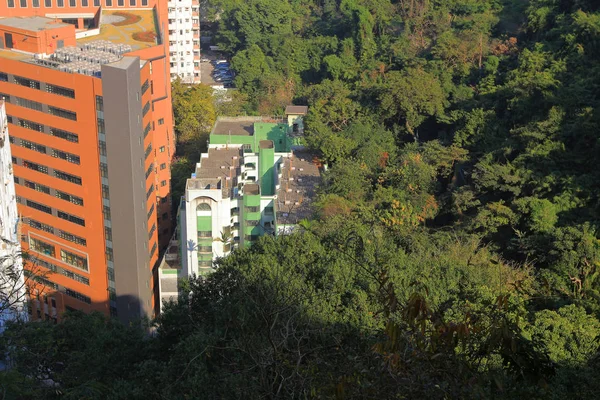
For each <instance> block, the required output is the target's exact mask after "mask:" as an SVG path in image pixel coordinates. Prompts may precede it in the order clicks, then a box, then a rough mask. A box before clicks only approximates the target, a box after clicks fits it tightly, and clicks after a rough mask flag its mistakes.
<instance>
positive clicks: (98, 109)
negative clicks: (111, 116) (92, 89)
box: [96, 96, 104, 111]
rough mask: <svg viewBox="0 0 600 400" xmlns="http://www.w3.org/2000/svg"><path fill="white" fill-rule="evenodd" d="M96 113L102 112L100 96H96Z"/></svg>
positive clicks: (102, 100)
mask: <svg viewBox="0 0 600 400" xmlns="http://www.w3.org/2000/svg"><path fill="white" fill-rule="evenodd" d="M96 111H104V99H103V98H102V96H96Z"/></svg>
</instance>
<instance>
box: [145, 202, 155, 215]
mask: <svg viewBox="0 0 600 400" xmlns="http://www.w3.org/2000/svg"><path fill="white" fill-rule="evenodd" d="M152 213H154V203H152V207H150V211H148V215H147V217H146V219H150V217H151V216H152Z"/></svg>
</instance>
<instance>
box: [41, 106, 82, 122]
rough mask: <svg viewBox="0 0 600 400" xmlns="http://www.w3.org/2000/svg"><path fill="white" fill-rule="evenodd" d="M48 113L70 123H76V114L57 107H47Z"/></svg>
mask: <svg viewBox="0 0 600 400" xmlns="http://www.w3.org/2000/svg"><path fill="white" fill-rule="evenodd" d="M48 113H49V114H50V115H55V116H57V117H61V118H65V119H70V120H71V121H77V113H75V112H73V111H69V110H64V109H62V108H58V107H52V106H48Z"/></svg>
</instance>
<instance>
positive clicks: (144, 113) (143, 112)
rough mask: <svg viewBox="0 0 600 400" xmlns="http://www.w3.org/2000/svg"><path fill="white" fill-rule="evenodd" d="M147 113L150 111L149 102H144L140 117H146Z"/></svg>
mask: <svg viewBox="0 0 600 400" xmlns="http://www.w3.org/2000/svg"><path fill="white" fill-rule="evenodd" d="M148 111H150V102H149V101H148V102H146V104H144V108H143V109H142V116H144V117H145V116H146V114H148Z"/></svg>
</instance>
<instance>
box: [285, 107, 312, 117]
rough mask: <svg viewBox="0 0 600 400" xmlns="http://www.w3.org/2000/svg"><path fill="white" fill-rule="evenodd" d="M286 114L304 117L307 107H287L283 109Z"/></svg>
mask: <svg viewBox="0 0 600 400" xmlns="http://www.w3.org/2000/svg"><path fill="white" fill-rule="evenodd" d="M285 113H286V114H296V115H298V114H299V115H306V113H308V106H287V107H286V108H285Z"/></svg>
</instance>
